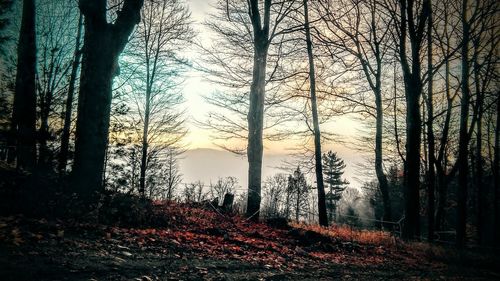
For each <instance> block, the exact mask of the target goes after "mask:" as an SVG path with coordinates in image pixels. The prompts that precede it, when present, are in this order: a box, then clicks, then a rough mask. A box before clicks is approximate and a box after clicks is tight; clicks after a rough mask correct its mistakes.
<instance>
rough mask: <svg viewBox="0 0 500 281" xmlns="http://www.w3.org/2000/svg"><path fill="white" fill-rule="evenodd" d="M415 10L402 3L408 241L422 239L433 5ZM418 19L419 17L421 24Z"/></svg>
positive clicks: (405, 229) (405, 233) (410, 3)
mask: <svg viewBox="0 0 500 281" xmlns="http://www.w3.org/2000/svg"><path fill="white" fill-rule="evenodd" d="M414 9H415V3H414V2H413V1H410V0H408V1H406V0H401V1H400V16H401V20H400V23H401V35H400V40H399V44H400V47H399V57H400V60H401V67H402V69H403V76H404V83H405V97H406V162H405V164H406V166H405V184H404V186H405V188H404V195H405V222H404V227H403V233H402V236H403V237H404V238H406V239H413V238H418V237H419V236H420V145H421V137H422V120H421V115H420V96H421V95H422V88H423V85H422V78H421V61H420V59H421V58H420V50H421V45H422V44H421V43H422V41H423V38H424V31H425V22H426V20H427V18H428V16H429V12H430V1H429V0H424V1H423V2H422V6H421V11H420V13H419V14H418V15H415V14H414ZM416 17H418V21H419V23H418V24H417V23H416ZM408 31H409V32H408ZM407 35H409V39H410V40H409V43H410V46H411V48H410V49H411V67H410V62H409V60H408V58H407V54H406V51H407V50H406V41H407V39H408V38H407Z"/></svg>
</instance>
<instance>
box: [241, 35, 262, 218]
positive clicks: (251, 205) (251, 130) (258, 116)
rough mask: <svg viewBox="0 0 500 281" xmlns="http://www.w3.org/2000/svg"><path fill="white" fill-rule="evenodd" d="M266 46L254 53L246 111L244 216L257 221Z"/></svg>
mask: <svg viewBox="0 0 500 281" xmlns="http://www.w3.org/2000/svg"><path fill="white" fill-rule="evenodd" d="M266 63H267V41H266V44H257V45H256V48H255V52H254V64H253V77H252V85H251V88H250V108H249V111H248V117H247V118H248V148H247V156H248V201H247V212H246V215H247V217H249V218H252V220H254V221H257V220H258V219H259V209H260V201H261V196H260V194H261V181H262V154H263V143H262V131H263V125H264V98H265V87H266Z"/></svg>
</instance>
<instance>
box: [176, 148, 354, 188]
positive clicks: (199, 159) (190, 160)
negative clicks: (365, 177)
mask: <svg viewBox="0 0 500 281" xmlns="http://www.w3.org/2000/svg"><path fill="white" fill-rule="evenodd" d="M343 159H344V160H345V163H346V164H347V167H346V171H345V175H344V176H345V178H346V179H347V180H348V181H349V182H350V183H351V186H357V185H358V184H359V183H357V182H356V180H355V179H354V177H355V170H356V165H355V163H356V162H359V161H360V160H361V158H360V156H359V155H355V154H345V156H344V157H343ZM291 160H292V157H291V156H289V155H285V154H264V161H263V165H262V166H263V167H262V180H263V181H265V180H266V178H267V177H269V176H272V175H274V174H276V173H290V172H291V171H290V170H283V169H281V168H280V167H283V166H285V164H284V162H285V161H291ZM179 166H180V170H181V173H182V174H183V182H184V183H190V182H195V181H198V180H199V181H202V182H203V183H205V184H207V185H208V184H209V183H210V182H215V181H216V180H217V179H218V178H219V177H227V176H232V177H236V178H237V179H238V183H239V185H240V187H242V189H243V190H245V189H246V188H247V181H248V162H247V158H246V156H238V155H236V154H234V153H231V152H228V151H224V150H217V149H211V148H197V149H192V150H188V151H186V152H185V153H184V154H183V155H182V158H181V159H180V160H179ZM313 179H314V175H313V174H311V175H310V178H309V180H308V181H309V182H310V183H311V184H312V183H313V182H314V180H313Z"/></svg>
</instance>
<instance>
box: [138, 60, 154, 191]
mask: <svg viewBox="0 0 500 281" xmlns="http://www.w3.org/2000/svg"><path fill="white" fill-rule="evenodd" d="M147 73H148V74H147V82H146V83H147V88H146V107H145V109H144V127H143V133H142V151H141V152H142V154H141V168H140V170H141V175H140V178H139V194H140V195H141V196H142V197H144V194H145V193H144V192H145V190H146V169H147V165H148V163H147V157H148V144H149V142H148V131H149V115H150V112H151V109H150V104H151V81H150V79H151V78H150V77H149V66H148V69H147Z"/></svg>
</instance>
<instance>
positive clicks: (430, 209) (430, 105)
mask: <svg viewBox="0 0 500 281" xmlns="http://www.w3.org/2000/svg"><path fill="white" fill-rule="evenodd" d="M432 24H433V22H432V7H431V10H430V11H429V19H428V21H427V73H428V77H429V79H428V82H427V83H428V84H427V87H428V88H427V141H428V146H429V147H428V149H427V152H428V155H429V156H428V161H429V165H428V166H429V167H428V171H427V225H428V226H427V228H428V229H427V239H428V240H429V241H432V240H434V225H435V222H434V212H435V200H436V198H435V192H436V191H435V189H436V188H435V183H436V174H435V162H436V160H435V140H434V126H433V124H434V101H433V95H434V93H433V82H434V81H433V72H432V71H433V69H432V68H433V66H432Z"/></svg>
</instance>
